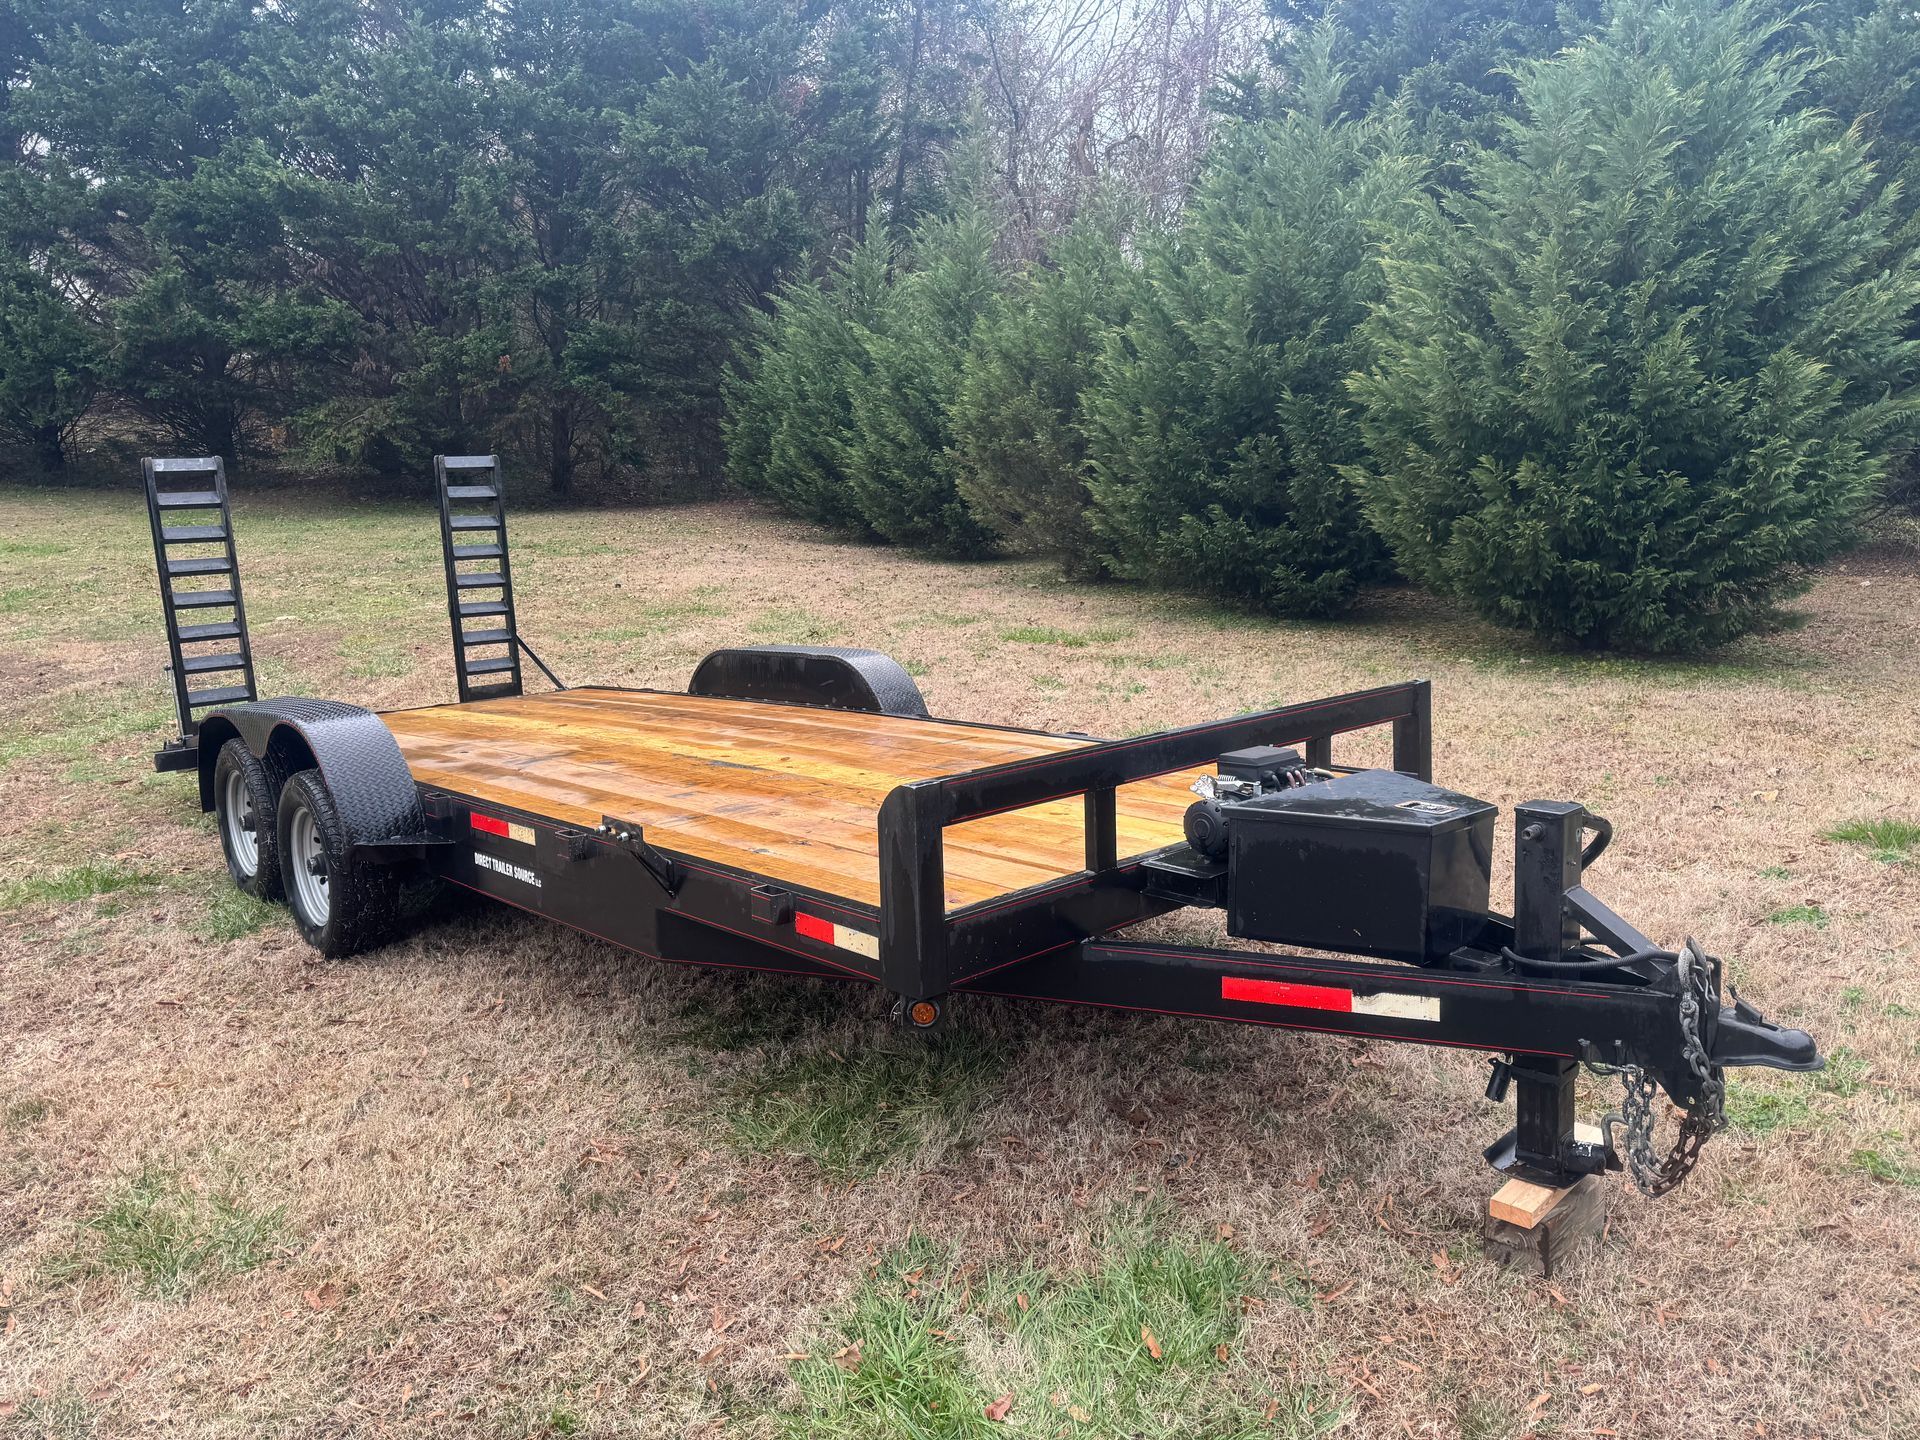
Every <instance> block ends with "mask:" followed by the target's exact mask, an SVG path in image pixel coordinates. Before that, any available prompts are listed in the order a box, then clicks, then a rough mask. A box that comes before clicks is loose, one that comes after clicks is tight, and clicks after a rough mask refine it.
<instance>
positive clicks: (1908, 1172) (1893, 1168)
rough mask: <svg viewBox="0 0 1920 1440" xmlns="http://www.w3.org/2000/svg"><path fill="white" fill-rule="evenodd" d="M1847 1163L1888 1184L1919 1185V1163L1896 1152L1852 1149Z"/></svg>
mask: <svg viewBox="0 0 1920 1440" xmlns="http://www.w3.org/2000/svg"><path fill="white" fill-rule="evenodd" d="M1847 1163H1848V1164H1850V1165H1851V1166H1852V1167H1853V1168H1854V1169H1856V1170H1858V1171H1860V1172H1861V1173H1863V1174H1865V1175H1870V1176H1872V1177H1873V1178H1874V1179H1875V1180H1881V1181H1885V1182H1886V1183H1888V1184H1890V1185H1908V1186H1920V1165H1915V1164H1912V1163H1911V1162H1910V1161H1908V1160H1907V1159H1906V1158H1905V1156H1903V1155H1901V1154H1900V1153H1898V1152H1892V1151H1887V1150H1875V1149H1871V1148H1863V1149H1859V1150H1856V1151H1854V1152H1853V1154H1852V1155H1851V1156H1849V1157H1848V1161H1847Z"/></svg>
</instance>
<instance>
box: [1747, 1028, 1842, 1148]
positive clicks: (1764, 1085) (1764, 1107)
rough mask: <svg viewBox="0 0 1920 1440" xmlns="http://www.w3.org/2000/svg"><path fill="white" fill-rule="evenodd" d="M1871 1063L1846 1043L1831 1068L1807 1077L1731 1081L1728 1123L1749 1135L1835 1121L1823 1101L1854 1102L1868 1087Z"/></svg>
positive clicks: (1830, 1062) (1831, 1060) (1833, 1057)
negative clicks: (1829, 1099)
mask: <svg viewBox="0 0 1920 1440" xmlns="http://www.w3.org/2000/svg"><path fill="white" fill-rule="evenodd" d="M1867 1074H1868V1067H1867V1063H1866V1062H1865V1061H1864V1060H1862V1059H1861V1058H1860V1057H1859V1055H1857V1054H1855V1053H1854V1052H1853V1051H1852V1050H1849V1049H1848V1048H1847V1047H1846V1046H1844V1045H1842V1046H1840V1047H1838V1048H1837V1049H1835V1050H1834V1051H1833V1053H1832V1054H1830V1055H1828V1056H1827V1068H1826V1069H1824V1070H1822V1071H1819V1072H1818V1073H1816V1074H1814V1075H1810V1076H1807V1077H1806V1078H1805V1079H1801V1078H1799V1077H1797V1076H1796V1077H1788V1076H1776V1077H1768V1078H1766V1079H1759V1078H1755V1079H1751V1080H1748V1079H1735V1080H1729V1081H1728V1082H1727V1123H1728V1124H1730V1125H1731V1126H1733V1128H1734V1129H1736V1130H1744V1131H1746V1132H1747V1133H1748V1134H1750V1135H1766V1134H1769V1133H1770V1132H1772V1131H1775V1130H1782V1129H1794V1128H1797V1127H1804V1126H1809V1125H1817V1124H1820V1123H1821V1122H1822V1121H1824V1120H1827V1119H1830V1118H1831V1110H1832V1107H1831V1106H1829V1105H1816V1103H1815V1102H1816V1101H1817V1100H1819V1099H1821V1097H1826V1096H1831V1097H1832V1098H1833V1099H1834V1100H1851V1099H1852V1098H1853V1097H1854V1096H1855V1095H1858V1094H1859V1093H1860V1091H1861V1090H1862V1089H1863V1088H1864V1087H1865V1085H1866V1083H1867Z"/></svg>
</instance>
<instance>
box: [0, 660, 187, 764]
mask: <svg viewBox="0 0 1920 1440" xmlns="http://www.w3.org/2000/svg"><path fill="white" fill-rule="evenodd" d="M165 696H166V686H165V682H164V681H156V682H155V685H154V687H153V689H152V691H151V693H148V692H147V691H146V690H144V689H142V690H140V691H138V692H135V691H132V690H125V691H121V692H119V693H109V694H105V695H95V696H93V697H92V698H90V699H81V698H70V699H68V700H66V701H65V702H64V703H63V704H62V705H61V706H60V708H59V709H58V710H57V711H56V712H55V713H54V714H53V715H51V716H47V715H20V714H18V713H17V712H16V713H15V714H14V715H10V716H8V717H6V718H5V719H4V720H0V769H4V768H5V767H7V766H9V765H13V764H16V763H17V762H19V761H21V760H31V759H36V758H38V757H41V756H52V757H53V758H55V759H59V760H66V761H75V760H82V759H88V758H94V757H97V755H98V752H100V751H102V750H104V749H106V748H108V747H110V746H112V745H114V744H115V743H117V742H120V741H124V740H126V739H128V738H129V737H131V736H135V735H143V734H144V735H151V736H153V737H154V740H155V743H156V745H157V744H158V742H159V740H160V738H161V732H162V731H167V732H168V733H171V729H170V728H169V727H171V726H173V725H174V720H173V711H172V707H171V706H170V705H168V704H167V703H166V698H165Z"/></svg>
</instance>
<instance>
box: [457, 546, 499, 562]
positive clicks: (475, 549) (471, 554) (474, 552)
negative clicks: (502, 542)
mask: <svg viewBox="0 0 1920 1440" xmlns="http://www.w3.org/2000/svg"><path fill="white" fill-rule="evenodd" d="M505 553H506V552H505V551H503V550H502V549H501V548H500V547H499V546H498V545H456V546H454V547H453V558H454V559H456V560H498V559H499V558H500V557H501V556H502V555H503V554H505Z"/></svg>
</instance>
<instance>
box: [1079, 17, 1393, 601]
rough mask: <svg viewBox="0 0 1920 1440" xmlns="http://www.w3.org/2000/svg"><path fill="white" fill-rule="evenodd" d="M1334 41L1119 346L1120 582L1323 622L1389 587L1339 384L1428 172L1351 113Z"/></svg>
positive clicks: (1095, 437) (1102, 450) (1105, 459)
mask: <svg viewBox="0 0 1920 1440" xmlns="http://www.w3.org/2000/svg"><path fill="white" fill-rule="evenodd" d="M1333 45H1334V33H1333V31H1332V29H1331V27H1330V26H1327V25H1324V24H1323V25H1322V26H1320V27H1319V28H1318V29H1317V30H1316V32H1315V38H1314V40H1313V44H1312V47H1311V49H1310V51H1309V52H1307V54H1306V57H1305V58H1304V59H1303V62H1302V72H1301V76H1302V78H1301V90H1300V96H1299V105H1298V107H1297V108H1295V109H1294V110H1292V111H1290V112H1289V113H1287V114H1285V115H1284V116H1281V117H1280V118H1277V119H1273V120H1266V121H1259V122H1249V123H1242V124H1240V125H1237V126H1235V127H1233V128H1232V129H1231V130H1229V131H1228V133H1227V134H1226V135H1225V136H1224V137H1223V138H1222V140H1221V141H1220V142H1219V144H1218V146H1217V153H1216V155H1215V157H1214V159H1213V161H1212V163H1211V165H1210V168H1209V170H1208V173H1207V175H1206V177H1205V178H1204V180H1203V181H1202V183H1201V186H1200V190H1199V193H1198V195H1197V196H1196V198H1195V201H1194V204H1193V206H1192V209H1191V212H1190V214H1189V216H1188V218H1187V221H1186V223H1185V225H1184V227H1183V229H1182V231H1181V233H1180V235H1179V236H1178V237H1177V238H1176V239H1175V240H1174V241H1172V242H1170V243H1168V244H1166V245H1164V246H1161V247H1159V248H1158V249H1157V250H1155V251H1154V252H1153V253H1151V254H1150V255H1149V257H1148V263H1147V266H1146V282H1145V284H1144V286H1143V287H1142V290H1141V293H1140V296H1139V298H1138V300H1137V302H1136V305H1135V310H1134V314H1133V318H1132V320H1131V321H1130V322H1129V323H1128V324H1127V325H1126V326H1125V327H1124V328H1123V329H1121V330H1120V331H1118V332H1116V334H1115V337H1114V339H1113V342H1112V343H1110V344H1109V346H1108V348H1107V353H1106V355H1105V357H1104V359H1103V362H1102V366H1101V371H1102V378H1101V383H1100V385H1099V386H1098V387H1097V388H1096V390H1095V393H1094V394H1093V395H1092V397H1091V398H1090V399H1089V400H1088V402H1087V427H1088V457H1089V466H1090V489H1091V491H1092V494H1093V499H1094V511H1093V522H1094V526H1095V529H1096V530H1097V532H1098V533H1099V534H1100V536H1101V537H1102V538H1103V540H1104V541H1105V543H1106V546H1107V555H1108V557H1109V561H1108V563H1109V564H1110V565H1111V566H1112V568H1113V570H1114V571H1115V573H1117V574H1120V575H1123V576H1129V577H1134V578H1141V579H1150V580H1154V581H1158V582H1160V583H1163V584H1166V585H1170V586H1175V587H1178V588H1184V589H1194V590H1199V591H1203V592H1207V593H1211V594H1215V595H1218V596H1221V597H1223V598H1226V599H1228V600H1231V601H1234V602H1236V603H1240V604H1246V605H1251V606H1257V607H1261V608H1264V609H1268V610H1273V611H1277V612H1280V613H1283V614H1294V615H1328V614H1332V613H1335V612H1337V611H1338V610H1340V609H1341V608H1342V607H1344V606H1345V605H1346V604H1347V603H1348V602H1349V601H1350V599H1351V598H1352V596H1353V594H1354V591H1355V589H1356V587H1357V586H1358V585H1359V584H1360V583H1361V582H1362V581H1364V580H1366V579H1367V578H1369V577H1372V576H1376V575H1378V574H1380V573H1381V571H1382V552H1381V549H1380V546H1379V543H1378V541H1377V540H1376V539H1375V538H1374V537H1373V535H1372V534H1371V532H1370V531H1369V530H1368V528H1367V526H1366V524H1365V523H1364V521H1363V520H1362V519H1361V516H1360V511H1359V505H1358V502H1357V499H1356V497H1355V495H1354V493H1353V491H1352V488H1351V486H1350V485H1349V483H1348V481H1347V480H1346V479H1345V478H1344V476H1343V475H1342V473H1341V468H1340V467H1341V466H1342V465H1343V464H1345V463H1347V462H1349V461H1351V460H1353V459H1355V458H1356V457H1357V455H1358V453H1359V443H1360V441H1359V429H1358V425H1357V421H1356V417H1355V415H1354V413H1353V409H1352V407H1351V405H1350V404H1349V402H1348V400H1347V397H1346V395H1345V393H1344V390H1343V388H1342V377H1343V376H1344V375H1345V374H1346V373H1347V372H1348V371H1349V370H1351V369H1353V368H1354V367H1355V366H1357V365H1358V364H1359V363H1361V359H1362V356H1363V351H1362V349H1361V345H1360V341H1359V338H1358V336H1357V334H1356V329H1357V327H1358V325H1359V323H1360V321H1361V319H1362V318H1363V317H1364V315H1365V314H1366V307H1367V305H1368V302H1369V301H1371V300H1372V299H1373V298H1375V296H1376V295H1377V294H1378V291H1379V286H1380V275H1379V266H1378V264H1377V261H1376V259H1375V248H1376V244H1375V230H1376V227H1378V226H1379V225H1380V224H1381V223H1382V222H1383V221H1385V220H1387V219H1388V218H1389V217H1391V216H1393V215H1394V214H1395V212H1396V210H1397V208H1398V207H1400V206H1401V205H1403V204H1404V203H1406V200H1407V197H1408V195H1409V194H1410V193H1411V191H1412V190H1413V188H1414V186H1415V185H1416V183H1417V181H1418V167H1417V165H1416V164H1415V163H1414V162H1413V161H1412V160H1411V159H1409V158H1408V156H1407V155H1406V153H1405V150H1404V126H1403V125H1401V124H1400V122H1399V121H1398V119H1397V117H1395V116H1394V115H1392V114H1391V113H1389V114H1388V115H1386V116H1384V117H1374V118H1367V119H1361V120H1353V119H1349V118H1346V116H1345V115H1344V114H1343V113H1342V111H1341V109H1340V96H1341V93H1342V89H1343V85H1344V81H1345V75H1344V73H1343V72H1342V71H1341V70H1340V69H1339V68H1338V67H1337V66H1336V65H1335V64H1334V60H1333Z"/></svg>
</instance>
